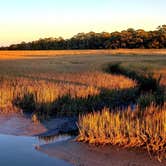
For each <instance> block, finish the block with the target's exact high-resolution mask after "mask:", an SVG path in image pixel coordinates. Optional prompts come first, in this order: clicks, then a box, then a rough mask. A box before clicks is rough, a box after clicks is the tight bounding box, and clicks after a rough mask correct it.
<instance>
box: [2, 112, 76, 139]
mask: <svg viewBox="0 0 166 166" xmlns="http://www.w3.org/2000/svg"><path fill="white" fill-rule="evenodd" d="M76 121H77V118H68V117H64V118H53V119H50V120H48V121H43V122H41V123H38V124H34V123H33V122H32V120H31V118H30V116H29V115H25V114H21V113H12V114H4V115H3V114H1V115H0V133H1V134H8V135H16V136H51V135H59V134H66V133H76V132H77V126H76Z"/></svg>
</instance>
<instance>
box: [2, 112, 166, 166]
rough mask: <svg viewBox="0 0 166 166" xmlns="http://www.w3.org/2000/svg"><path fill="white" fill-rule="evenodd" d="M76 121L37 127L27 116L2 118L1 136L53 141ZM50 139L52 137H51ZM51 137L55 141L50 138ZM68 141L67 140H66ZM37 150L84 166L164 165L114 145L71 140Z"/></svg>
mask: <svg viewBox="0 0 166 166" xmlns="http://www.w3.org/2000/svg"><path fill="white" fill-rule="evenodd" d="M76 121H77V118H67V117H66V118H55V119H51V120H49V121H44V122H42V123H39V124H34V123H33V122H32V121H31V119H30V118H29V117H28V116H27V115H24V114H20V113H14V114H12V115H10V114H7V115H0V133H1V134H9V135H16V136H35V137H40V138H41V139H48V140H49V139H54V136H55V137H56V136H57V135H59V134H64V133H73V132H76V131H77V126H76ZM49 137H50V138H49ZM51 137H52V138H51ZM66 138H67V137H66ZM36 150H39V151H40V152H42V153H45V154H47V155H49V156H50V157H53V158H59V159H61V160H65V161H67V162H68V163H71V164H73V165H79V166H80V165H81V166H93V165H95V166H101V165H104V166H165V165H166V162H165V161H164V162H162V163H159V162H158V161H157V160H156V159H154V158H153V159H150V158H149V156H148V154H147V153H146V152H145V151H141V150H139V151H138V150H135V149H123V148H119V147H115V146H109V145H107V146H97V147H96V146H94V145H89V144H86V143H79V142H76V141H75V137H69V138H67V139H64V140H62V141H59V142H55V143H50V142H49V141H48V143H47V144H42V145H40V146H39V147H38V148H37V149H36Z"/></svg>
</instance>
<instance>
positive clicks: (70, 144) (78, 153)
mask: <svg viewBox="0 0 166 166" xmlns="http://www.w3.org/2000/svg"><path fill="white" fill-rule="evenodd" d="M39 151H41V152H43V153H46V154H48V155H50V156H52V157H58V158H59V159H63V160H65V161H67V162H69V163H71V164H73V165H81V166H101V165H104V166H165V165H166V162H162V163H159V162H158V161H157V160H155V159H150V158H149V156H148V154H147V153H145V152H141V151H138V150H135V149H123V148H119V147H115V146H108V145H107V146H98V147H96V146H93V145H88V144H85V143H78V142H75V140H74V139H70V140H67V141H62V142H58V143H52V144H47V145H42V146H40V148H39Z"/></svg>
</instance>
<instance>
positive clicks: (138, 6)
mask: <svg viewBox="0 0 166 166" xmlns="http://www.w3.org/2000/svg"><path fill="white" fill-rule="evenodd" d="M165 6H166V0H0V45H8V44H11V43H18V42H21V41H31V40H36V39H38V38H45V37H59V36H62V37H64V38H69V37H71V36H73V35H74V34H77V33H78V32H89V31H95V32H102V31H108V32H112V31H116V30H118V31H121V30H123V29H127V28H129V27H133V28H135V29H139V28H142V29H146V30H153V29H155V28H156V27H157V26H158V25H162V24H166V10H165Z"/></svg>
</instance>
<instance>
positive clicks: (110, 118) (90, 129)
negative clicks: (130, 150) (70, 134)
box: [77, 105, 166, 161]
mask: <svg viewBox="0 0 166 166" xmlns="http://www.w3.org/2000/svg"><path fill="white" fill-rule="evenodd" d="M78 127H79V136H78V138H77V140H78V141H84V142H88V143H92V144H111V145H119V146H123V147H126V148H127V147H139V148H140V147H141V148H143V149H146V150H147V151H148V153H149V155H150V156H153V155H154V156H156V157H157V158H158V160H159V161H161V160H162V159H163V158H165V157H166V105H164V107H163V108H160V107H156V106H154V105H150V106H149V107H147V108H146V109H145V110H144V111H141V110H140V108H139V107H138V106H137V107H136V108H135V110H131V108H128V109H126V110H123V111H122V110H119V111H110V110H109V109H107V108H104V109H103V110H102V111H101V112H94V113H90V114H87V115H83V116H80V118H79V123H78Z"/></svg>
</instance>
